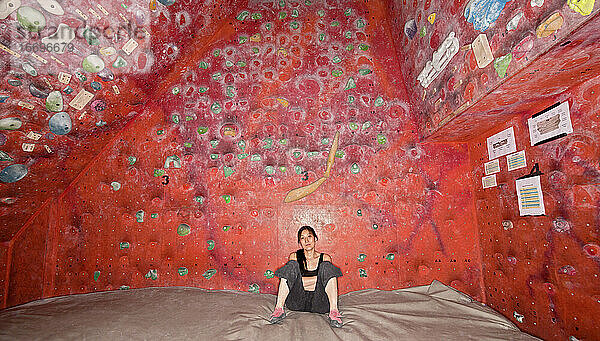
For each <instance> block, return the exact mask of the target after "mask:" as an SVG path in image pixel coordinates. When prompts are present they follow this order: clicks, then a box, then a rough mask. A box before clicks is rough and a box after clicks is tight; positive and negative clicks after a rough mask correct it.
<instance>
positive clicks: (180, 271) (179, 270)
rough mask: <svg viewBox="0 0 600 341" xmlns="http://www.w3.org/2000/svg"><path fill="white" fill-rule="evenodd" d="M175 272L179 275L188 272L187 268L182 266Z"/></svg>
mask: <svg viewBox="0 0 600 341" xmlns="http://www.w3.org/2000/svg"><path fill="white" fill-rule="evenodd" d="M177 273H178V274H179V276H185V275H187V274H188V269H187V268H186V267H184V266H182V267H180V268H179V269H177Z"/></svg>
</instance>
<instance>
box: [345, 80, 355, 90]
mask: <svg viewBox="0 0 600 341" xmlns="http://www.w3.org/2000/svg"><path fill="white" fill-rule="evenodd" d="M354 88H356V82H355V81H354V78H352V77H350V78H348V82H347V83H346V87H345V88H344V90H350V89H354Z"/></svg>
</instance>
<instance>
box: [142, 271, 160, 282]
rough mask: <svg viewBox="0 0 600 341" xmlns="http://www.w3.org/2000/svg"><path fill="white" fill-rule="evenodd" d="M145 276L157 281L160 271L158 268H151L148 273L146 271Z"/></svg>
mask: <svg viewBox="0 0 600 341" xmlns="http://www.w3.org/2000/svg"><path fill="white" fill-rule="evenodd" d="M144 277H146V278H150V279H152V280H153V281H155V280H156V279H157V278H158V271H157V270H156V269H150V270H148V273H146V275H145V276H144Z"/></svg>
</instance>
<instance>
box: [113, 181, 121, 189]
mask: <svg viewBox="0 0 600 341" xmlns="http://www.w3.org/2000/svg"><path fill="white" fill-rule="evenodd" d="M110 185H111V186H112V189H113V191H118V190H120V189H121V184H120V183H118V182H117V181H113V182H111V183H110Z"/></svg>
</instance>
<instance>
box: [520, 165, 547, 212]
mask: <svg viewBox="0 0 600 341" xmlns="http://www.w3.org/2000/svg"><path fill="white" fill-rule="evenodd" d="M516 188H517V198H518V199H519V213H520V214H521V215H522V216H525V215H543V214H546V209H545V208H544V195H543V194H542V185H541V184H540V177H539V175H538V176H531V177H528V178H525V179H517V181H516Z"/></svg>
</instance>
